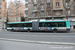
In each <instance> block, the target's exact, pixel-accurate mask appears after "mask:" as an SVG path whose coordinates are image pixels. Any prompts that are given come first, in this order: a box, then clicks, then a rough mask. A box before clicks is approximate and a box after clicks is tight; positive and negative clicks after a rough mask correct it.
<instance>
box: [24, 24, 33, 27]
mask: <svg viewBox="0 0 75 50" xmlns="http://www.w3.org/2000/svg"><path fill="white" fill-rule="evenodd" d="M24 27H32V23H24Z"/></svg>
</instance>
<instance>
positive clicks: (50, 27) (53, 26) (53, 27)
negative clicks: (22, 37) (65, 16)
mask: <svg viewBox="0 0 75 50" xmlns="http://www.w3.org/2000/svg"><path fill="white" fill-rule="evenodd" d="M7 30H8V31H53V32H57V31H66V32H69V31H70V21H65V20H60V21H57V20H53V21H39V22H38V21H28V22H8V23H7Z"/></svg>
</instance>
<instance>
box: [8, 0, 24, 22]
mask: <svg viewBox="0 0 75 50" xmlns="http://www.w3.org/2000/svg"><path fill="white" fill-rule="evenodd" d="M24 9H25V6H24V5H23V4H22V3H20V1H18V2H10V3H9V6H8V19H9V22H21V17H24V14H25V12H24Z"/></svg>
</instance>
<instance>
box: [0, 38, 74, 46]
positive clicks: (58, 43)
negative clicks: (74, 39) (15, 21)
mask: <svg viewBox="0 0 75 50" xmlns="http://www.w3.org/2000/svg"><path fill="white" fill-rule="evenodd" d="M0 40H3V41H13V42H23V43H35V44H48V45H69V46H75V43H64V42H43V41H30V40H19V39H7V38H0Z"/></svg>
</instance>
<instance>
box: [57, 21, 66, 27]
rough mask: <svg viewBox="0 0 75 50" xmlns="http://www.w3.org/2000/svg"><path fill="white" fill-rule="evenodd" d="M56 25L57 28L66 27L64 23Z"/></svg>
mask: <svg viewBox="0 0 75 50" xmlns="http://www.w3.org/2000/svg"><path fill="white" fill-rule="evenodd" d="M58 25H59V27H66V24H65V22H61V23H59V24H58Z"/></svg>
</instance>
